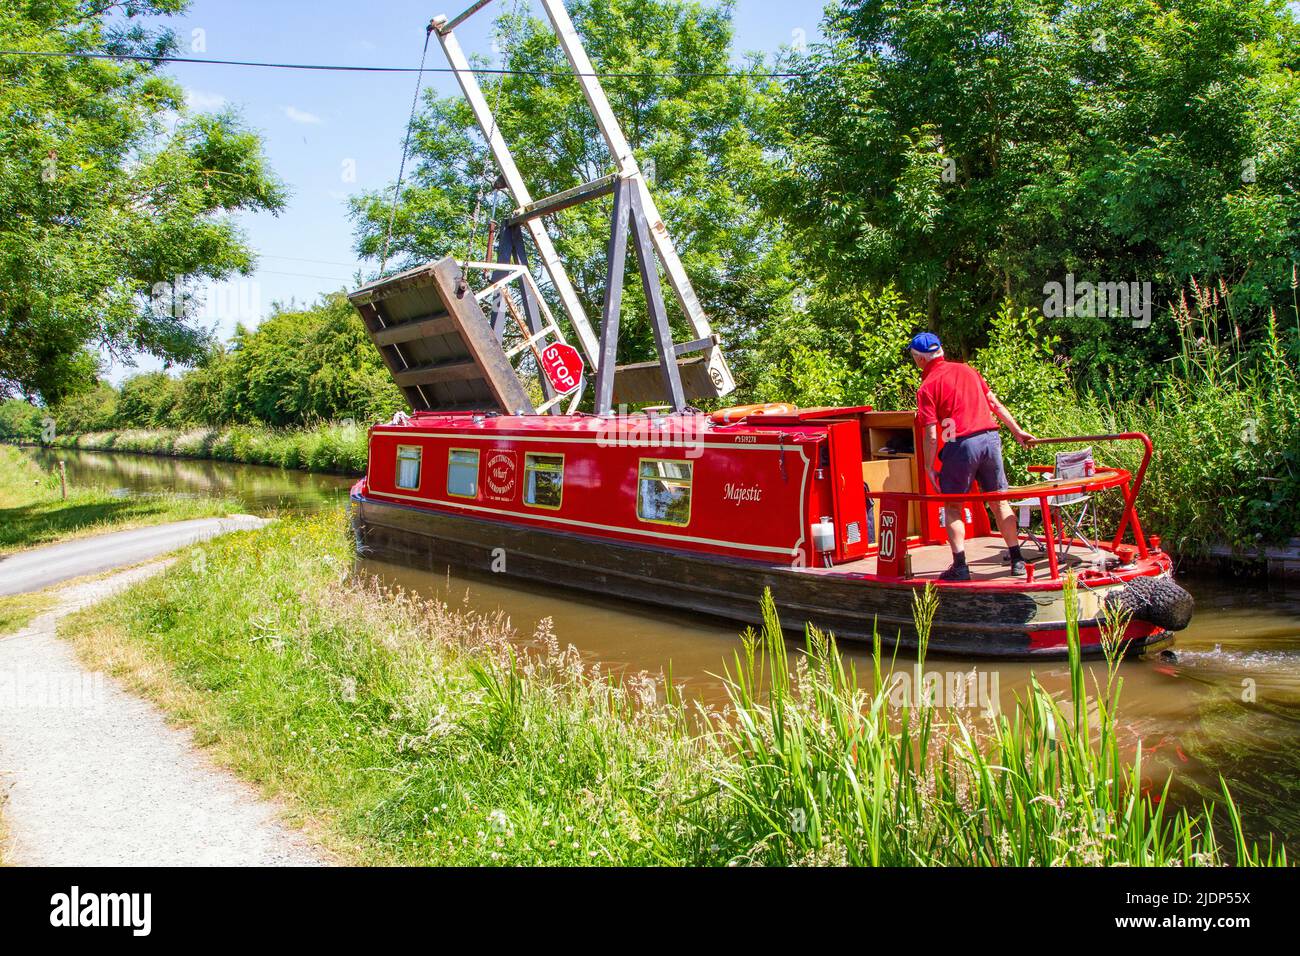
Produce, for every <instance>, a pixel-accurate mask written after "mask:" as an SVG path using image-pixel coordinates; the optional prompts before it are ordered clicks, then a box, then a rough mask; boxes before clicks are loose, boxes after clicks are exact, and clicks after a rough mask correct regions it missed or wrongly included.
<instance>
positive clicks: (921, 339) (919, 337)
mask: <svg viewBox="0 0 1300 956" xmlns="http://www.w3.org/2000/svg"><path fill="white" fill-rule="evenodd" d="M907 347H908V348H909V349H911V350H912V351H913V352H920V353H921V354H922V355H933V354H934V353H935V352H938V351H939V350H940V349H942V348H943V343H942V342H940V341H939V336H937V335H935V334H934V333H933V332H918V333H917V334H916V335H914V336H912V341H911V342H909V343H908V345H907Z"/></svg>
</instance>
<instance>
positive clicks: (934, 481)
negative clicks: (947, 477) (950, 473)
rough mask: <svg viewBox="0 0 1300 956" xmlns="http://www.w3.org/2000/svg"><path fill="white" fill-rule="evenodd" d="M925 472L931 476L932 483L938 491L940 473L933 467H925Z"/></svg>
mask: <svg viewBox="0 0 1300 956" xmlns="http://www.w3.org/2000/svg"><path fill="white" fill-rule="evenodd" d="M925 473H926V474H927V475H929V476H930V484H931V485H933V486H934V490H935V491H938V490H939V473H938V472H937V471H935V470H934V469H933V468H927V469H925Z"/></svg>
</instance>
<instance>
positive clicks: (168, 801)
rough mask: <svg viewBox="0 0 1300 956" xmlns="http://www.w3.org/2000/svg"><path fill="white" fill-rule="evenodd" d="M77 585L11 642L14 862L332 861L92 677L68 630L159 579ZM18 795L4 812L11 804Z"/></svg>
mask: <svg viewBox="0 0 1300 956" xmlns="http://www.w3.org/2000/svg"><path fill="white" fill-rule="evenodd" d="M162 567H163V565H162V564H152V565H146V566H144V567H139V568H133V569H131V570H127V571H123V572H120V573H118V574H115V575H113V576H111V577H108V578H104V579H101V580H96V581H91V582H88V583H84V584H77V585H70V586H68V587H65V588H64V589H63V590H62V591H60V592H58V595H57V597H58V599H59V603H58V606H57V607H56V608H55V609H54V610H52V611H50V612H48V613H46V614H43V615H41V616H40V617H39V618H37V619H36V620H34V621H33V622H32V623H31V624H30V625H29V626H28V627H26V628H24V629H23V630H21V631H19V632H17V633H15V634H11V635H9V636H6V637H0V800H4V805H3V807H0V813H3V814H4V816H5V824H6V826H7V830H8V841H7V844H6V846H5V848H4V857H5V861H6V862H7V863H9V864H14V865H20V866H22V865H28V866H209V865H213V866H218V865H227V866H281V865H283V866H311V865H319V864H322V863H325V862H327V859H326V854H325V853H324V852H323V851H320V850H318V849H317V848H316V847H314V846H313V845H312V843H311V842H310V841H309V840H308V839H307V838H306V837H305V836H304V835H303V834H302V833H301V832H299V831H296V830H293V829H291V828H289V827H287V826H285V825H284V824H282V823H281V822H280V821H279V819H278V811H277V808H276V807H275V806H274V805H273V804H271V803H268V802H267V801H265V800H263V799H261V798H260V797H259V796H258V795H257V794H256V793H255V792H254V791H253V789H252V788H251V787H250V786H249V785H248V784H246V783H244V782H242V781H240V780H239V779H237V778H236V777H234V776H232V775H231V774H230V773H228V772H226V771H224V770H222V769H220V768H218V767H216V766H214V765H213V764H212V763H211V762H210V761H209V760H207V759H206V758H205V757H204V756H203V754H202V752H201V751H200V750H198V749H197V748H196V747H195V746H194V743H193V741H192V739H191V737H190V734H189V733H188V732H186V731H184V730H179V729H177V728H175V727H170V726H168V725H167V723H166V721H165V720H164V719H163V716H162V714H161V713H160V712H159V711H158V710H157V709H155V708H154V706H153V705H152V704H150V703H148V702H146V701H143V700H141V699H139V698H137V697H135V696H133V695H131V694H130V693H128V692H127V691H125V690H124V689H123V688H122V687H121V686H120V685H119V684H118V683H117V682H116V681H115V680H113V679H112V678H110V677H108V676H107V675H102V674H91V673H90V672H88V671H86V669H85V668H83V667H82V666H81V664H80V663H79V662H78V661H77V658H76V655H75V653H74V652H73V649H72V647H71V646H70V645H69V644H68V643H67V642H66V641H64V640H61V639H59V638H58V637H57V636H56V634H55V628H56V626H57V624H58V622H59V619H60V618H62V617H64V616H65V615H67V614H69V613H71V612H72V611H74V610H76V609H78V608H81V607H84V606H86V605H88V604H91V603H94V602H96V601H99V600H102V599H103V598H105V597H107V596H108V595H110V594H111V593H112V592H114V591H115V590H117V589H119V588H122V587H125V586H126V585H128V584H130V583H132V582H134V581H138V580H140V579H142V578H144V577H147V576H148V575H150V574H154V573H157V572H158V571H160V570H161V569H162ZM6 796H7V800H5V799H4V798H5V797H6Z"/></svg>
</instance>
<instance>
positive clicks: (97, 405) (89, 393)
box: [50, 381, 119, 435]
mask: <svg viewBox="0 0 1300 956" xmlns="http://www.w3.org/2000/svg"><path fill="white" fill-rule="evenodd" d="M117 401H118V394H117V389H115V388H114V387H113V386H112V385H110V384H109V383H108V382H104V381H96V382H95V384H94V385H92V386H91V387H90V388H89V389H87V390H84V391H78V392H76V393H75V394H73V395H70V396H68V397H67V398H65V399H64V400H63V401H61V402H59V403H58V404H57V405H53V406H51V407H50V415H51V417H52V418H53V419H54V422H55V428H56V429H57V431H58V433H59V434H68V435H78V434H81V433H82V432H99V431H106V430H107V429H110V428H116V427H117V426H118V424H119V421H118V417H117Z"/></svg>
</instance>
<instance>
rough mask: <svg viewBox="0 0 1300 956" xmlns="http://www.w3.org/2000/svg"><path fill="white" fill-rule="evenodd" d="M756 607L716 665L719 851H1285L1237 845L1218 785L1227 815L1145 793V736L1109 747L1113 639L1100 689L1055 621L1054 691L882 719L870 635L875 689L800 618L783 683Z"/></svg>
mask: <svg viewBox="0 0 1300 956" xmlns="http://www.w3.org/2000/svg"><path fill="white" fill-rule="evenodd" d="M1071 587H1072V582H1071ZM1070 593H1071V600H1072V594H1073V592H1072V590H1071V592H1070ZM935 606H936V596H935V595H934V593H933V591H932V589H931V588H927V589H926V591H925V592H920V593H918V595H917V602H916V607H915V611H914V618H915V623H916V627H917V632H918V634H919V635H920V638H921V640H920V651H919V653H918V655H917V661H916V662H914V663H911V664H910V665H908V666H911V667H913V668H914V670H915V672H916V676H917V678H918V679H916V680H914V681H913V682H912V686H913V687H922V686H923V681H922V680H920V679H919V677H920V675H921V673H922V672H923V669H924V658H925V648H926V642H927V640H928V635H929V630H930V625H931V622H932V621H933V616H934V610H935ZM1071 606H1072V605H1071ZM763 607H764V626H763V628H762V631H761V633H758V634H755V633H752V632H751V633H749V634H747V635H746V636H745V642H744V651H743V653H740V654H737V656H736V659H735V661H734V664H733V665H732V668H731V670H730V672H729V673H728V675H727V688H728V692H729V695H730V699H731V703H732V706H733V708H734V714H730V715H728V716H727V717H726V719H723V720H720V721H719V723H718V725H717V730H718V732H719V738H720V739H721V740H724V741H725V742H726V747H727V750H728V752H729V753H730V754H732V755H733V757H732V759H731V760H730V761H729V762H727V763H725V764H724V765H723V766H724V771H725V772H724V773H723V775H722V777H721V778H720V781H719V783H720V787H721V790H722V792H724V793H725V794H726V795H727V797H728V805H727V806H725V807H724V808H723V809H722V812H721V814H720V818H721V819H722V820H724V821H726V827H727V828H726V831H725V832H726V837H727V840H728V844H727V852H728V853H729V854H730V857H731V858H730V860H729V862H761V863H777V864H804V863H826V862H832V863H846V864H851V865H859V864H869V865H873V866H874V865H890V866H908V865H916V864H923V865H949V866H1035V865H1053V866H1057V865H1119V864H1122V865H1136V866H1167V865H1183V866H1192V865H1206V864H1209V865H1212V864H1216V863H1221V862H1235V863H1237V864H1239V865H1246V864H1251V865H1254V864H1261V863H1283V864H1284V863H1285V862H1286V854H1285V851H1284V850H1281V851H1277V852H1274V851H1273V850H1272V849H1271V848H1268V849H1260V848H1258V847H1255V846H1252V845H1250V844H1249V843H1248V842H1247V841H1246V839H1245V837H1244V836H1243V834H1242V830H1241V826H1240V817H1239V815H1238V813H1237V810H1236V807H1235V805H1234V803H1233V802H1232V798H1231V795H1230V794H1229V793H1228V789H1227V785H1226V784H1224V785H1223V807H1224V811H1223V812H1222V813H1219V812H1216V808H1215V807H1214V806H1213V805H1207V806H1205V807H1204V809H1203V812H1201V813H1199V814H1192V813H1189V812H1187V811H1185V810H1183V811H1179V812H1177V813H1174V814H1168V813H1166V811H1165V809H1164V806H1165V805H1164V801H1163V799H1162V798H1163V796H1164V793H1162V794H1160V795H1159V796H1154V795H1152V794H1151V793H1150V792H1149V791H1148V790H1147V789H1146V788H1145V787H1144V786H1143V781H1142V750H1141V745H1140V744H1139V745H1138V747H1137V750H1136V754H1135V756H1134V757H1133V758H1132V759H1131V760H1126V759H1125V758H1124V757H1123V756H1122V752H1121V742H1120V737H1121V735H1120V733H1119V732H1118V727H1119V721H1118V705H1119V697H1120V691H1121V689H1122V686H1123V681H1122V679H1120V677H1119V667H1118V660H1119V652H1120V650H1121V648H1120V646H1119V641H1118V640H1112V641H1111V644H1110V647H1111V648H1112V649H1113V652H1112V654H1111V659H1110V661H1109V662H1108V663H1109V666H1108V667H1107V669H1106V675H1107V676H1106V677H1105V678H1104V683H1103V682H1102V680H1098V681H1097V682H1096V683H1095V684H1094V686H1092V687H1091V688H1089V687H1088V683H1087V680H1086V672H1085V668H1084V666H1083V663H1082V659H1081V655H1080V652H1079V648H1080V645H1079V635H1078V621H1077V615H1072V616H1071V617H1070V620H1069V625H1068V627H1069V640H1070V658H1069V668H1070V676H1071V682H1070V686H1071V691H1070V697H1069V699H1068V700H1066V701H1064V702H1062V701H1058V700H1057V699H1055V698H1054V697H1053V696H1052V695H1051V694H1049V693H1048V692H1047V691H1046V690H1045V689H1044V688H1043V687H1042V685H1041V684H1039V683H1038V681H1037V680H1036V679H1031V681H1030V685H1029V688H1028V690H1027V692H1026V694H1025V696H1024V698H1023V699H1020V698H1018V699H1017V702H1016V706H1015V708H1014V709H1013V711H1012V712H1011V713H1010V714H1002V715H997V716H994V717H992V718H989V719H983V718H975V719H970V720H968V719H964V718H963V717H961V716H960V714H956V713H954V712H946V713H945V712H941V711H940V709H939V708H938V707H936V706H935V701H934V700H933V699H932V698H928V697H926V696H925V695H924V694H922V695H921V699H920V700H917V701H913V702H912V703H911V705H910V706H907V707H905V708H904V709H903V711H902V713H901V714H899V715H898V716H897V717H896V718H892V717H891V714H890V697H889V693H888V687H889V685H890V683H891V681H890V678H891V677H892V675H893V673H894V668H895V667H896V666H898V662H897V661H896V660H895V661H888V662H886V661H885V660H884V659H883V657H882V655H881V652H880V642H879V640H878V639H877V641H876V643H875V648H874V651H875V652H874V655H873V671H874V674H873V677H874V686H873V687H870V688H868V687H864V686H862V685H861V684H860V683H859V681H858V678H857V675H856V674H855V673H854V671H853V669H852V668H850V669H847V670H846V668H845V665H844V661H843V658H842V657H841V655H840V654H839V653H838V651H837V649H836V646H835V641H834V638H833V637H831V636H829V635H824V634H822V633H820V632H818V631H816V630H812V629H810V630H809V632H808V635H807V640H806V643H805V655H804V656H803V657H802V658H801V659H799V660H797V661H796V662H795V668H794V675H795V676H794V679H793V680H791V679H789V678H788V677H787V675H788V674H789V663H790V662H789V659H788V656H787V651H786V649H785V640H784V639H783V636H782V632H781V629H780V625H779V621H778V619H777V615H776V610H775V607H774V605H773V603H772V600H771V597H770V595H765V596H764V605H763ZM1117 633H1122V630H1120V631H1112V635H1114V634H1117ZM1167 789H1168V785H1167V784H1166V787H1165V792H1167ZM1216 819H1217V820H1218V821H1219V825H1220V827H1222V828H1223V829H1226V834H1227V835H1226V841H1225V840H1224V838H1221V836H1220V833H1219V832H1218V831H1216V826H1215V822H1216Z"/></svg>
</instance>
